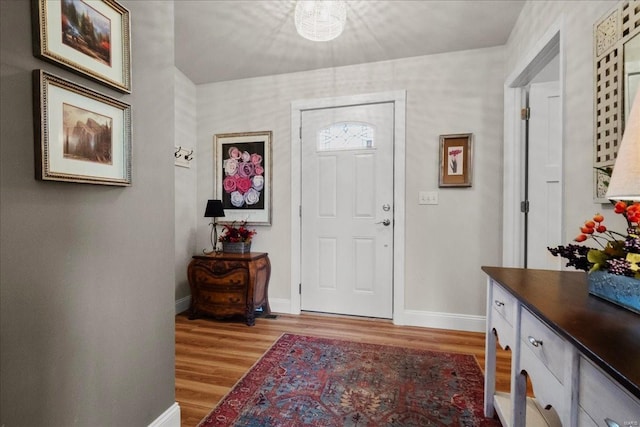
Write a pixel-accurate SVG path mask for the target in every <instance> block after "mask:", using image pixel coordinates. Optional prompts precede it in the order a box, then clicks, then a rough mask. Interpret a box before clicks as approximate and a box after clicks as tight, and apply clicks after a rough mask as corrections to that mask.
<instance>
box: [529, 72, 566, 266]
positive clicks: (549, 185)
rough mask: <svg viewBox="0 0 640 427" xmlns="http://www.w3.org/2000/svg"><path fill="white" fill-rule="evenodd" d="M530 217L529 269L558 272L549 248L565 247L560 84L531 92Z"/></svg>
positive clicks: (557, 261)
mask: <svg viewBox="0 0 640 427" xmlns="http://www.w3.org/2000/svg"><path fill="white" fill-rule="evenodd" d="M529 108H530V110H531V115H530V119H529V180H528V183H529V214H528V226H527V228H528V239H527V240H528V244H527V267H528V268H540V269H550V270H559V269H560V266H561V261H562V260H561V258H559V257H554V256H553V255H551V254H550V253H549V251H548V250H547V247H554V246H558V245H560V244H561V243H562V236H561V230H562V228H561V225H562V133H561V126H560V118H561V117H562V111H561V108H562V105H561V103H560V89H559V83H558V82H549V83H536V84H532V85H531V88H530V90H529Z"/></svg>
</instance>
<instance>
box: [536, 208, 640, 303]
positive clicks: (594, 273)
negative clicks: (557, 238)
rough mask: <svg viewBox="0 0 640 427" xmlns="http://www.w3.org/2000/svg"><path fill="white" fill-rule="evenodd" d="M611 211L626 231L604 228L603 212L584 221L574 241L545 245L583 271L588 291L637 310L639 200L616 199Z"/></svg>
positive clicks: (639, 294) (639, 300)
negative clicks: (618, 216)
mask: <svg viewBox="0 0 640 427" xmlns="http://www.w3.org/2000/svg"><path fill="white" fill-rule="evenodd" d="M614 212H615V213H617V214H619V215H622V216H624V218H625V219H626V221H627V234H621V233H618V232H615V231H611V230H609V229H607V227H606V226H605V225H604V216H602V215H600V214H596V215H594V217H593V218H592V219H591V220H588V221H585V223H584V225H583V226H582V227H581V228H580V234H579V235H578V236H577V237H576V238H575V239H574V241H576V242H578V243H582V242H591V243H594V244H595V246H596V247H589V246H582V245H577V244H568V245H566V246H562V245H561V246H557V247H555V248H548V249H549V252H551V254H552V255H554V256H560V257H562V258H565V259H566V260H567V261H568V262H567V264H566V265H567V267H574V268H576V269H577V270H583V271H587V272H588V273H589V275H588V283H589V293H591V294H593V295H596V296H598V297H600V298H603V299H606V300H608V301H610V302H613V303H615V304H618V305H621V306H623V307H625V308H627V309H630V310H632V311H635V312H638V313H640V203H638V202H636V203H633V204H627V203H626V202H622V201H621V202H617V203H616V204H615V206H614Z"/></svg>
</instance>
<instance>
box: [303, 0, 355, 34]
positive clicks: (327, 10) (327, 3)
mask: <svg viewBox="0 0 640 427" xmlns="http://www.w3.org/2000/svg"><path fill="white" fill-rule="evenodd" d="M346 20H347V6H346V4H345V2H344V1H343V0H299V1H298V2H297V3H296V11H295V23H296V29H297V30H298V34H300V35H301V36H302V37H304V38H305V39H308V40H312V41H314V42H326V41H329V40H333V39H335V38H336V37H338V36H339V35H340V34H342V30H344V24H345V22H346Z"/></svg>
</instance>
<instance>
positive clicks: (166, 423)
mask: <svg viewBox="0 0 640 427" xmlns="http://www.w3.org/2000/svg"><path fill="white" fill-rule="evenodd" d="M149 427H180V405H178V403H177V402H176V403H174V404H173V405H171V406H170V407H169V409H167V410H166V411H164V412H163V413H162V415H160V416H159V417H158V418H156V419H155V420H154V421H153V422H152V423H151V424H149Z"/></svg>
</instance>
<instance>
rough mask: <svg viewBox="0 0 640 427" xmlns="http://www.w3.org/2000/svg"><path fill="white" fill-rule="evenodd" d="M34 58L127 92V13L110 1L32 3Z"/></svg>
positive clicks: (128, 23) (129, 85) (129, 56)
mask: <svg viewBox="0 0 640 427" xmlns="http://www.w3.org/2000/svg"><path fill="white" fill-rule="evenodd" d="M32 21H33V22H32V27H33V50H34V55H35V56H37V57H39V58H42V59H45V60H48V61H50V62H53V63H55V64H58V65H61V66H63V67H65V68H67V69H69V70H71V71H74V72H76V73H79V74H82V75H85V76H87V77H90V78H92V79H94V80H96V81H98V82H100V83H103V84H105V85H107V86H109V87H112V88H113V89H116V90H118V91H120V92H124V93H130V92H131V48H130V46H131V35H130V17H129V11H128V10H127V9H125V8H124V7H123V6H121V5H120V4H118V3H117V2H116V1H114V0H32Z"/></svg>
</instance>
